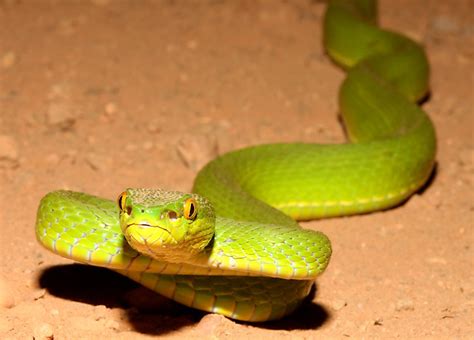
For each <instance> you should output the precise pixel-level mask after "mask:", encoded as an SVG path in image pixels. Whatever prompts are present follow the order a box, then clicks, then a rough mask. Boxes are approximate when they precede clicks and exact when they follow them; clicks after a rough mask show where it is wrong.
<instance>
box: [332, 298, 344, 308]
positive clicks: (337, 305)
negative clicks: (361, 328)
mask: <svg viewBox="0 0 474 340" xmlns="http://www.w3.org/2000/svg"><path fill="white" fill-rule="evenodd" d="M331 306H332V309H334V310H341V309H342V308H344V307H346V306H347V302H346V301H344V300H335V301H333V303H332V304H331Z"/></svg>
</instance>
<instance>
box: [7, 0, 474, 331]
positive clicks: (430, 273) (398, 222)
mask: <svg viewBox="0 0 474 340" xmlns="http://www.w3.org/2000/svg"><path fill="white" fill-rule="evenodd" d="M324 6H325V4H324V3H323V2H321V1H303V0H302V1H258V2H255V1H229V2H223V1H211V0H209V1H189V2H184V1H182V2H179V1H112V0H94V1H92V0H91V1H53V0H51V1H50V0H37V1H26V0H23V1H21V0H17V1H15V0H0V189H1V190H0V192H1V194H0V220H1V221H2V222H1V233H0V263H1V266H0V338H2V339H17V338H18V339H31V338H32V337H35V338H36V339H48V338H49V339H52V338H54V339H78V338H91V339H100V338H114V339H128V338H133V339H141V338H147V337H151V336H157V335H160V336H167V337H188V338H189V337H205V338H246V337H247V338H250V337H252V338H255V337H257V338H267V337H272V338H275V339H277V338H322V339H327V338H348V337H351V338H363V337H367V338H393V337H400V338H427V337H431V338H474V329H473V327H474V326H473V317H472V316H473V315H474V313H473V310H474V279H473V274H472V273H473V272H474V270H473V269H474V268H473V266H474V265H473V263H474V254H473V244H474V243H473V230H472V229H473V224H474V222H473V214H474V196H473V189H474V188H473V185H474V176H473V174H474V141H473V130H474V121H473V104H474V103H473V102H474V99H473V96H474V94H473V85H474V84H473V72H474V71H473V70H474V67H473V66H474V65H473V64H474V38H473V35H474V18H473V13H474V2H473V1H472V0H469V1H461V0H456V1H449V2H448V1H436V0H427V1H421V0H420V1H415V0H413V1H412V0H403V1H389V0H384V1H382V2H381V4H380V13H381V23H382V24H383V25H384V26H385V27H389V28H391V29H394V30H397V31H400V32H403V33H405V34H407V35H409V36H411V37H412V38H414V39H415V40H417V41H420V42H422V43H423V44H424V45H425V46H426V49H427V53H428V55H429V59H430V62H431V65H432V80H431V90H432V91H431V96H430V97H429V98H428V100H427V101H426V102H425V103H424V105H423V107H424V109H425V110H426V111H427V112H428V113H429V115H430V116H431V117H432V119H433V121H434V123H435V125H436V128H437V134H438V138H439V150H438V156H437V161H438V164H437V171H436V173H435V175H434V177H433V179H432V180H431V182H430V183H429V185H428V186H427V187H426V189H425V190H423V191H422V192H420V193H419V194H417V195H415V196H414V197H412V198H411V199H410V200H409V201H408V202H407V203H406V204H404V205H403V206H400V207H398V208H396V209H392V210H389V211H385V212H380V213H374V214H370V215H365V216H355V217H350V218H338V219H329V220H321V221H312V222H307V223H304V224H303V226H304V227H306V228H311V229H315V230H322V231H324V232H325V233H326V234H327V235H328V236H329V237H330V239H331V240H332V243H333V248H334V254H333V258H332V261H331V264H330V266H329V268H328V270H327V272H326V273H325V274H324V275H323V276H322V277H321V278H320V279H319V280H318V281H317V292H316V296H315V298H314V299H313V301H312V302H311V303H308V304H307V305H306V306H304V307H303V308H302V309H301V310H299V311H298V312H297V313H296V314H295V315H293V316H290V317H288V318H287V319H285V320H282V321H278V322H273V323H267V324H261V325H251V324H244V323H236V322H234V321H231V320H228V319H226V318H224V317H221V316H218V315H206V314H204V313H200V312H196V311H193V310H190V309H187V308H184V307H181V306H179V305H177V304H175V303H173V302H170V301H167V300H165V299H161V298H159V297H157V296H156V295H154V294H150V293H149V292H148V291H147V290H145V289H143V288H140V287H139V286H137V285H135V284H134V283H132V282H130V281H129V280H127V279H125V278H122V277H121V276H119V275H117V274H114V273H112V272H110V271H107V270H105V269H97V268H93V267H88V266H80V265H75V264H73V263H72V262H71V261H68V260H65V259H62V258H60V257H58V256H55V255H54V254H51V253H48V252H47V251H46V250H44V249H43V248H42V247H41V246H40V245H38V244H37V242H36V240H35V236H34V223H35V214H36V208H37V205H38V202H39V200H40V198H41V197H42V196H43V195H44V194H45V193H46V192H48V191H51V190H54V189H59V188H67V189H73V190H78V191H86V192H89V193H92V194H96V195H100V196H104V197H109V198H115V197H116V196H117V195H118V194H119V193H120V192H121V191H122V190H123V189H124V188H126V187H163V188H168V189H175V190H189V189H190V187H191V184H192V181H193V178H194V176H195V174H196V171H197V169H199V167H200V166H201V165H202V164H203V163H205V162H206V161H207V160H209V159H210V158H212V157H214V156H215V155H216V154H218V153H223V152H226V151H229V150H233V149H236V148H240V147H243V146H247V145H254V144H261V143H270V142H281V141H305V142H320V143H334V142H342V141H344V134H343V130H342V129H341V126H340V123H339V121H338V119H337V110H338V109H337V91H338V88H339V86H340V84H341V81H342V79H343V77H344V74H343V72H342V71H341V70H340V69H338V68H337V67H336V66H335V65H333V64H332V63H331V62H330V61H329V59H328V57H327V56H326V55H325V52H324V49H323V47H322V43H321V26H322V22H321V21H322V15H323V13H324Z"/></svg>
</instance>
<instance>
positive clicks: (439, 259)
mask: <svg viewBox="0 0 474 340" xmlns="http://www.w3.org/2000/svg"><path fill="white" fill-rule="evenodd" d="M426 262H428V263H433V264H448V261H446V259H444V258H442V257H430V258H428V259H427V260H426Z"/></svg>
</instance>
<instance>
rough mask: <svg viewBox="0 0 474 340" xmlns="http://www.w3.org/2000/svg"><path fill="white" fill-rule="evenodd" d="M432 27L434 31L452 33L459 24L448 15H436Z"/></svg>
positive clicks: (457, 28) (456, 29)
mask: <svg viewBox="0 0 474 340" xmlns="http://www.w3.org/2000/svg"><path fill="white" fill-rule="evenodd" d="M432 27H433V29H434V30H435V31H439V32H443V33H454V32H457V31H458V30H459V24H458V23H457V22H456V21H455V20H454V19H453V18H450V17H447V16H438V17H436V18H434V19H433V22H432Z"/></svg>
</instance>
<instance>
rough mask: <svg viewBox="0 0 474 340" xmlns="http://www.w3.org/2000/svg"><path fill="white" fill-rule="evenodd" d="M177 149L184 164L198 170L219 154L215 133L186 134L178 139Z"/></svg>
mask: <svg viewBox="0 0 474 340" xmlns="http://www.w3.org/2000/svg"><path fill="white" fill-rule="evenodd" d="M176 151H177V153H178V156H179V157H180V159H181V160H182V161H183V164H184V165H185V166H186V167H187V168H189V169H191V170H193V171H196V170H199V169H201V168H202V167H203V166H204V165H205V164H206V163H208V162H209V161H210V160H212V159H214V158H216V156H217V155H218V144H217V138H215V136H213V135H198V136H186V137H183V138H181V139H180V140H179V141H178V143H177V146H176Z"/></svg>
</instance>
